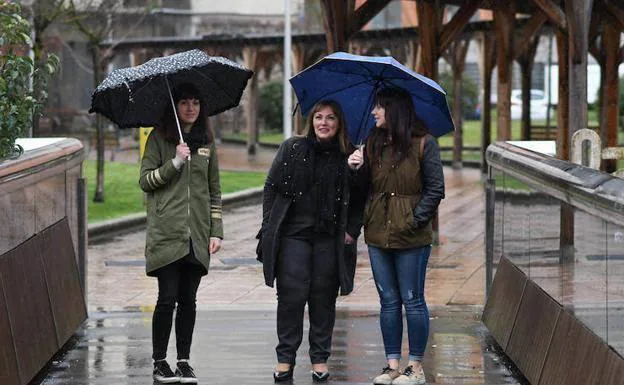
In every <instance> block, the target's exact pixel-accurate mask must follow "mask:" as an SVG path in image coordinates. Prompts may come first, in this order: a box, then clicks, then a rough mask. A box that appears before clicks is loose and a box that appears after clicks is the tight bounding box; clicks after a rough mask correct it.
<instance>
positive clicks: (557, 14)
mask: <svg viewBox="0 0 624 385" xmlns="http://www.w3.org/2000/svg"><path fill="white" fill-rule="evenodd" d="M533 2H534V3H535V5H537V6H538V7H539V8H540V9H541V10H542V11H543V12H544V13H545V14H546V16H548V20H550V21H551V22H552V23H553V24H554V25H556V26H557V27H559V29H561V30H562V31H564V32H565V31H566V30H567V28H568V25H567V21H566V16H565V13H564V12H563V10H562V9H561V8H560V7H559V6H558V5H557V4H555V3H553V2H552V0H533Z"/></svg>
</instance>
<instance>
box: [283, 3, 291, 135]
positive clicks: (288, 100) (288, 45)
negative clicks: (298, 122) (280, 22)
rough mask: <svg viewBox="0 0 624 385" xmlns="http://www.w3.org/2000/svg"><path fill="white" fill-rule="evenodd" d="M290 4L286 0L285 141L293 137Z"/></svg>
mask: <svg viewBox="0 0 624 385" xmlns="http://www.w3.org/2000/svg"><path fill="white" fill-rule="evenodd" d="M290 2H291V0H284V111H283V118H284V139H288V138H290V137H291V136H292V118H291V111H292V92H291V88H290V82H289V81H288V79H290V76H291V64H290V52H291V30H290V17H291V13H290Z"/></svg>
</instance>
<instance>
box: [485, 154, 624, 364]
mask: <svg viewBox="0 0 624 385" xmlns="http://www.w3.org/2000/svg"><path fill="white" fill-rule="evenodd" d="M527 147H530V142H527ZM486 160H487V162H488V178H487V181H486V184H485V188H486V231H485V233H486V236H485V242H486V293H487V294H488V295H489V292H490V287H491V286H490V285H491V282H492V279H493V276H494V272H495V269H496V267H497V264H498V261H499V260H500V258H501V257H503V256H504V257H505V258H507V259H509V260H510V261H511V262H512V263H514V264H515V265H516V266H517V267H518V268H519V269H521V270H522V271H523V272H524V273H525V274H526V275H527V276H528V277H529V279H531V280H533V281H534V282H535V283H537V284H538V285H539V286H540V287H541V288H542V289H543V290H544V291H545V292H546V293H548V294H549V295H550V296H551V297H552V298H554V299H555V300H556V301H558V302H559V303H560V304H562V305H563V306H564V307H565V308H566V309H567V310H569V311H571V312H572V313H573V314H574V315H575V316H576V317H577V318H578V319H580V320H581V321H582V322H583V323H584V324H585V325H586V326H587V327H589V328H590V329H591V330H592V331H594V332H595V333H596V334H597V335H599V336H600V337H601V338H602V339H603V340H605V341H606V342H607V343H609V344H610V345H611V346H613V347H614V349H616V350H617V351H619V353H620V354H624V332H623V331H624V179H620V178H617V177H615V176H613V175H611V174H608V173H604V172H601V171H598V170H594V169H591V168H589V167H585V166H581V165H578V164H575V163H571V162H567V161H563V160H559V159H556V158H553V157H551V156H547V155H543V154H541V153H538V152H534V151H531V150H530V149H528V148H523V147H519V146H516V145H512V144H509V143H503V142H498V143H494V144H492V145H490V146H489V147H488V149H487V152H486Z"/></svg>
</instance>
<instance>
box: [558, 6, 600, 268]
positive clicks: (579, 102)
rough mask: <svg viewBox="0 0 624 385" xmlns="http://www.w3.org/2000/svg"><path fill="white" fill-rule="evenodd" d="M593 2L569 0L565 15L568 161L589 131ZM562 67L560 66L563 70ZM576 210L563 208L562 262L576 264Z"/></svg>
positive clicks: (565, 205)
mask: <svg viewBox="0 0 624 385" xmlns="http://www.w3.org/2000/svg"><path fill="white" fill-rule="evenodd" d="M592 5H593V0H568V1H566V2H565V13H566V18H567V22H568V44H569V45H568V69H569V73H568V79H569V81H568V90H569V93H568V100H569V102H568V108H569V109H568V127H569V129H568V137H567V138H566V139H567V143H568V146H569V147H568V159H570V157H571V154H570V151H571V146H570V144H571V139H572V135H574V133H575V132H576V131H578V130H580V129H582V128H586V127H587V53H588V46H589V42H588V40H589V38H588V32H589V22H590V16H591V8H592ZM560 67H561V66H560ZM574 222H575V217H574V208H573V207H572V206H569V205H567V204H565V203H564V204H562V207H561V234H560V241H559V244H560V250H561V256H560V261H561V262H562V263H571V262H573V261H574Z"/></svg>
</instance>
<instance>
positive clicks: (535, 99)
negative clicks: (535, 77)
mask: <svg viewBox="0 0 624 385" xmlns="http://www.w3.org/2000/svg"><path fill="white" fill-rule="evenodd" d="M547 109H548V99H547V98H546V93H545V92H544V91H542V90H531V120H544V119H546V111H547ZM551 116H552V113H551ZM521 118H522V90H511V119H512V120H518V119H521Z"/></svg>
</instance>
